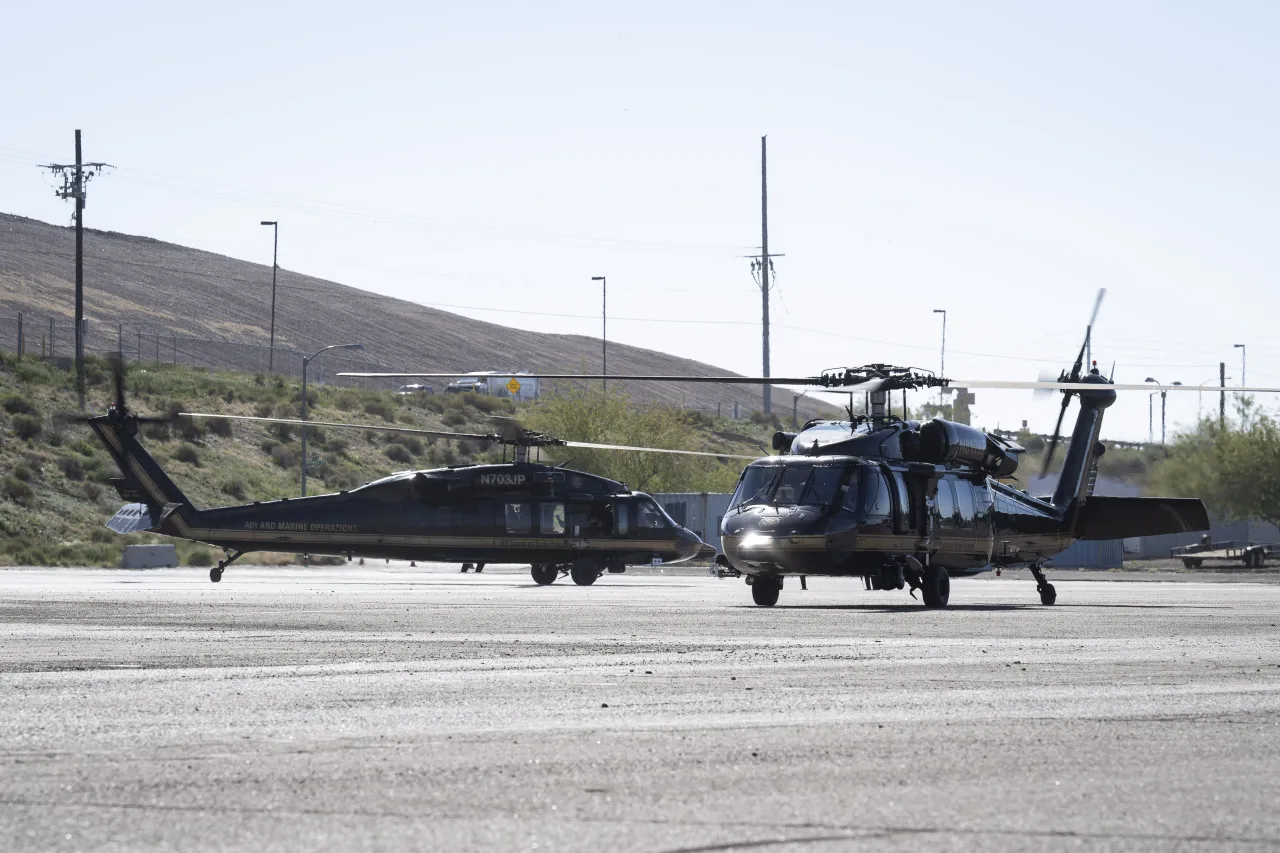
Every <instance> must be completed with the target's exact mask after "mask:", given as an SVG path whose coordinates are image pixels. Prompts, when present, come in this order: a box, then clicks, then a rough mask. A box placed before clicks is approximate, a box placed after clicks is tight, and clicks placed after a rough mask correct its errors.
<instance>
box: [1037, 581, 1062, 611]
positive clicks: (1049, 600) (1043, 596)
mask: <svg viewBox="0 0 1280 853" xmlns="http://www.w3.org/2000/svg"><path fill="white" fill-rule="evenodd" d="M1057 600H1058V591H1057V590H1056V589H1054V588H1053V584H1051V583H1049V582H1048V581H1045V582H1044V584H1043V585H1042V586H1041V587H1040V603H1041V604H1043V605H1044V606H1045V607H1048V606H1049V605H1051V604H1053V603H1054V602H1055V601H1057Z"/></svg>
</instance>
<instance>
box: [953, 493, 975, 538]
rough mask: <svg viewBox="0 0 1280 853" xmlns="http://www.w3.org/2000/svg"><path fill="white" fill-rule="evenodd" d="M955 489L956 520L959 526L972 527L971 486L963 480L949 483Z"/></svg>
mask: <svg viewBox="0 0 1280 853" xmlns="http://www.w3.org/2000/svg"><path fill="white" fill-rule="evenodd" d="M951 485H952V486H953V487H954V488H955V490H956V509H957V520H958V521H959V523H960V526H961V527H966V528H968V527H973V517H974V508H973V487H972V486H970V485H969V484H968V483H964V482H953V483H952V484H951Z"/></svg>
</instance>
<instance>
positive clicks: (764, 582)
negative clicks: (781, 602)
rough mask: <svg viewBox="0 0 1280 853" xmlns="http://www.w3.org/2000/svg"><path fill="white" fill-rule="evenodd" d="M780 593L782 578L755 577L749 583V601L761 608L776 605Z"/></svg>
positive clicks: (771, 576)
mask: <svg viewBox="0 0 1280 853" xmlns="http://www.w3.org/2000/svg"><path fill="white" fill-rule="evenodd" d="M781 592H782V578H780V577H775V576H774V575H756V578H755V580H753V581H752V582H751V600H752V601H754V602H755V603H756V604H758V605H760V606H761V607H772V606H773V605H775V604H777V603H778V595H779V594H781Z"/></svg>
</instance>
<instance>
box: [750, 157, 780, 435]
mask: <svg viewBox="0 0 1280 853" xmlns="http://www.w3.org/2000/svg"><path fill="white" fill-rule="evenodd" d="M768 139H769V137H767V136H762V137H760V254H758V255H748V256H747V257H749V258H750V259H751V274H752V276H753V277H756V274H757V273H759V276H758V277H756V284H757V285H759V287H760V296H761V300H762V303H763V305H762V307H763V312H762V333H763V344H764V372H763V373H762V374H761V375H762V376H764V377H766V378H768V377H769V376H770V375H771V374H770V373H769V288H770V284H769V277H770V276H771V275H773V272H774V270H773V259H774V258H782V257H785V255H775V254H770V253H769V158H768V147H767V146H768ZM772 389H773V386H772V385H770V384H768V383H767V382H766V383H765V386H764V413H765V414H766V415H767V414H769V413H771V412H772V411H773V395H772V393H771V392H772Z"/></svg>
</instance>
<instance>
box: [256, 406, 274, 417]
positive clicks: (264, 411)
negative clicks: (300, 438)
mask: <svg viewBox="0 0 1280 853" xmlns="http://www.w3.org/2000/svg"><path fill="white" fill-rule="evenodd" d="M253 414H254V416H255V417H259V418H274V417H275V416H276V407H275V406H274V405H272V404H271V403H259V404H258V405H256V406H254V407H253Z"/></svg>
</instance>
